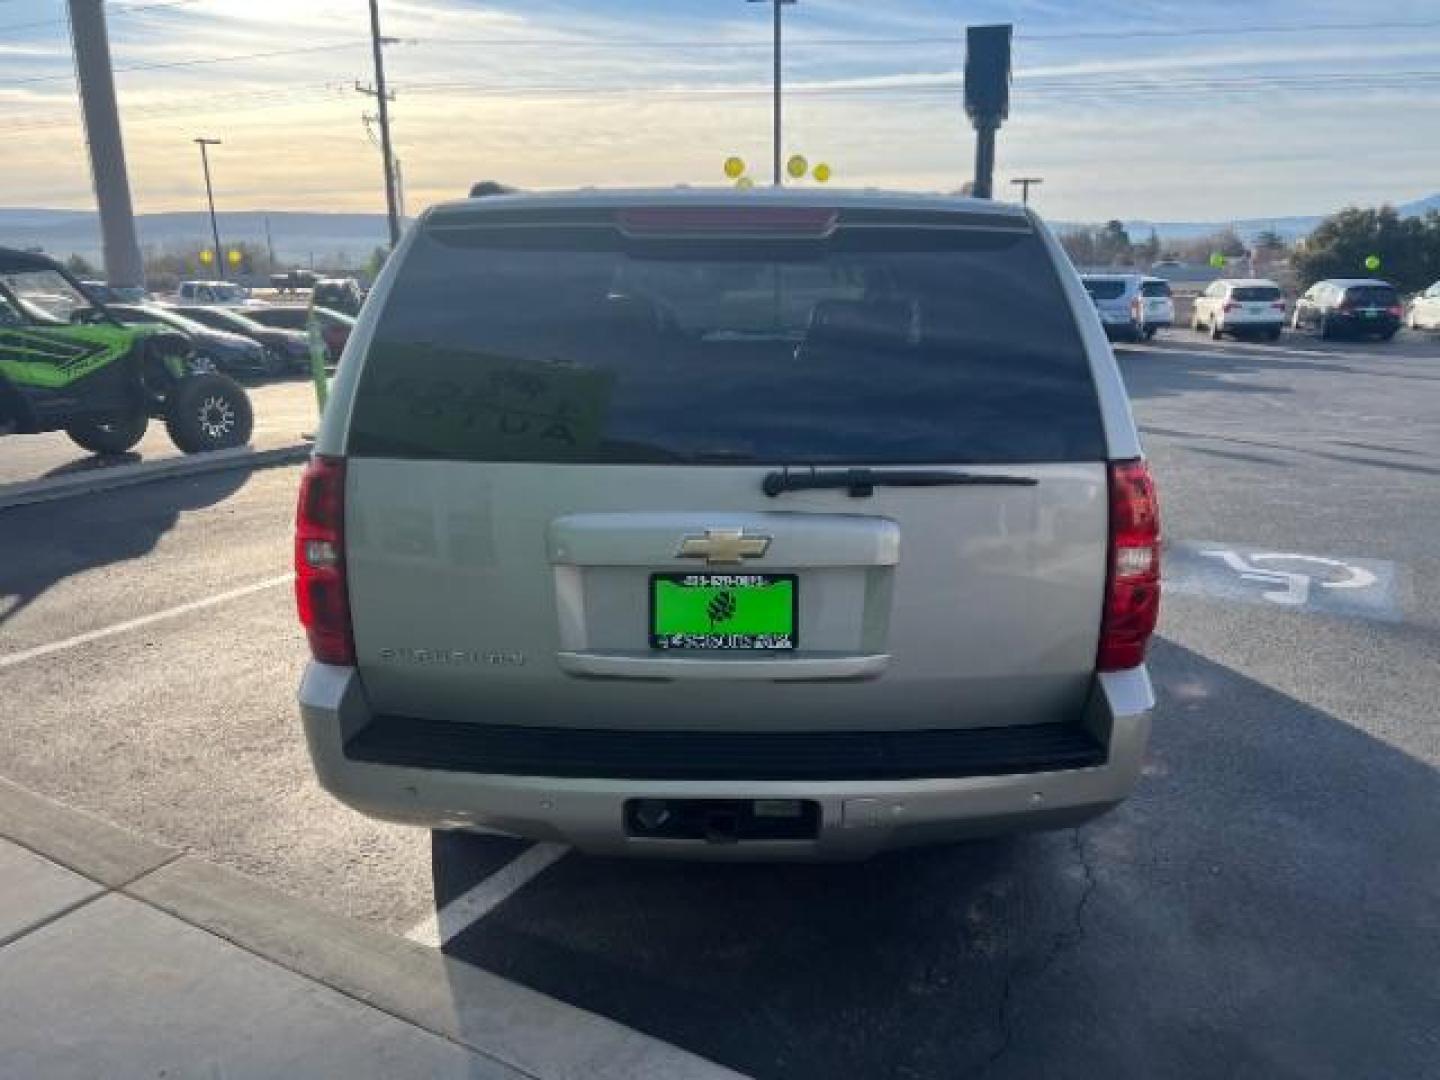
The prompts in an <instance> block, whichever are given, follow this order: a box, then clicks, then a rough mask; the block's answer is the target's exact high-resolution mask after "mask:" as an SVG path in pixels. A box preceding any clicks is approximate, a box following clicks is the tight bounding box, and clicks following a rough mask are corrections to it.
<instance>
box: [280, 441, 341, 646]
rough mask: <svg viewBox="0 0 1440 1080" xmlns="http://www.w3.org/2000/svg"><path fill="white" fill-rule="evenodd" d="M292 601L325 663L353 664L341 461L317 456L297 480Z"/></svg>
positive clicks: (312, 642)
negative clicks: (346, 575)
mask: <svg viewBox="0 0 1440 1080" xmlns="http://www.w3.org/2000/svg"><path fill="white" fill-rule="evenodd" d="M295 605H296V607H297V608H298V610H299V612H300V623H301V625H302V626H304V627H305V636H306V637H308V638H309V639H310V653H311V655H313V656H314V657H315V659H316V660H319V661H320V662H321V663H323V664H344V665H347V666H348V665H351V664H354V663H355V641H354V637H353V635H352V634H351V632H350V595H349V591H348V590H347V588H346V586H345V461H344V459H343V458H332V457H322V456H320V455H316V456H315V457H313V458H311V459H310V464H309V465H307V466H306V467H305V475H304V476H303V477H301V479H300V505H299V509H298V510H297V511H296V514H295Z"/></svg>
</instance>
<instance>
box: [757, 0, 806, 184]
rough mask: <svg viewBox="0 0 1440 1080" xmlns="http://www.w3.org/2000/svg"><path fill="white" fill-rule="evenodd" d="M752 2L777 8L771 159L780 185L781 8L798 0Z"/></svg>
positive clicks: (776, 182)
mask: <svg viewBox="0 0 1440 1080" xmlns="http://www.w3.org/2000/svg"><path fill="white" fill-rule="evenodd" d="M748 2H749V3H752V4H769V5H770V6H771V7H772V8H774V10H775V30H774V35H775V42H774V48H775V75H774V87H775V104H774V113H775V116H774V131H773V132H772V134H771V161H772V164H773V166H774V180H773V181H772V183H773V184H774V185H775V186H776V187H779V186H780V185H781V184H782V183H784V180H783V179H782V176H781V172H780V141H781V137H782V136H781V126H782V125H781V122H780V119H781V114H780V96H781V95H780V82H781V77H780V25H781V19H780V9H781V8H782V7H784V6H785V5H786V4H793V3H795V2H796V0H748Z"/></svg>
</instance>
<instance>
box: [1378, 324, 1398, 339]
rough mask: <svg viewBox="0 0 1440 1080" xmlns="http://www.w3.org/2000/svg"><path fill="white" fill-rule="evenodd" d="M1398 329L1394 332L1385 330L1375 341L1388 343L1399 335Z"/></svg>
mask: <svg viewBox="0 0 1440 1080" xmlns="http://www.w3.org/2000/svg"><path fill="white" fill-rule="evenodd" d="M1399 329H1400V328H1399V327H1396V328H1395V329H1394V330H1386V331H1385V332H1384V333H1383V334H1380V335H1379V336H1378V337H1377V338H1376V339H1375V340H1376V341H1390V340H1392V339H1393V338H1394V337H1395V335H1396V334H1397V333H1399Z"/></svg>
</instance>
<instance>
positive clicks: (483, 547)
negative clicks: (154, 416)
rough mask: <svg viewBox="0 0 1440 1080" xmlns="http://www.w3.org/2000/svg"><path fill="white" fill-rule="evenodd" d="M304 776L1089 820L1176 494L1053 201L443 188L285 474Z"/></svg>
mask: <svg viewBox="0 0 1440 1080" xmlns="http://www.w3.org/2000/svg"><path fill="white" fill-rule="evenodd" d="M296 568H297V592H298V598H299V607H300V615H301V619H302V622H303V623H304V625H305V627H306V629H307V632H308V636H309V641H310V646H311V650H312V652H313V654H314V659H313V661H312V663H311V664H310V665H309V667H308V669H307V671H306V674H305V676H304V680H303V683H302V685H301V688H300V705H301V712H302V715H303V717H304V724H305V730H306V735H307V738H308V742H309V747H310V752H311V755H312V757H313V760H314V763H315V768H316V770H317V772H318V775H319V778H320V781H321V783H322V784H323V785H324V786H325V787H326V788H328V789H329V790H330V791H331V792H333V793H334V794H335V795H336V796H338V797H339V798H340V799H342V800H344V801H345V802H347V803H349V804H350V805H352V806H354V807H356V808H358V809H360V810H362V811H364V812H366V813H368V814H373V815H375V816H377V817H381V818H386V819H390V820H394V821H401V822H412V823H418V824H422V825H427V826H431V827H437V828H459V829H464V828H477V827H478V828H484V829H489V830H501V831H504V832H509V833H514V834H518V835H521V836H526V837H532V838H536V839H545V840H559V841H563V842H565V843H569V844H573V845H575V846H577V847H580V848H582V849H586V850H591V851H597V852H610V853H620V854H635V855H685V856H693V855H701V856H713V857H719V858H725V857H728V858H742V859H743V858H775V859H785V858H805V857H856V856H864V855H867V854H870V853H872V852H875V851H877V850H879V849H882V848H886V847H891V846H897V845H905V844H916V843H927V842H937V841H948V840H952V839H956V838H961V837H968V836H976V835H981V834H988V833H996V832H1004V831H1010V830H1018V829H1033V828H1050V827H1058V826H1063V825H1069V824H1072V823H1075V822H1079V821H1083V820H1085V819H1087V818H1090V817H1092V816H1094V815H1096V814H1099V813H1101V812H1103V811H1104V810H1106V809H1107V808H1109V807H1112V806H1114V805H1115V804H1116V803H1118V802H1120V801H1121V800H1122V799H1124V798H1125V797H1126V795H1127V794H1128V793H1129V792H1130V790H1131V788H1132V786H1133V785H1134V784H1135V781H1136V778H1137V777H1138V775H1139V772H1140V765H1141V759H1142V756H1143V754H1144V750H1145V742H1146V737H1147V733H1148V728H1149V716H1150V711H1151V708H1152V706H1153V703H1154V698H1153V694H1152V690H1151V684H1150V679H1149V677H1148V675H1147V673H1146V668H1145V664H1144V653H1145V648H1146V642H1147V640H1148V638H1149V636H1150V634H1151V632H1152V630H1153V628H1154V625H1155V618H1156V612H1157V608H1158V603H1159V522H1158V511H1157V505H1156V498H1155V492H1154V489H1153V486H1152V484H1151V480H1150V476H1149V472H1148V470H1147V468H1146V465H1145V463H1144V461H1143V459H1142V457H1141V450H1140V444H1139V441H1138V438H1137V435H1136V430H1135V426H1134V423H1133V421H1132V419H1131V415H1130V410H1129V406H1128V403H1127V400H1126V396H1125V391H1124V388H1123V386H1122V385H1121V381H1120V377H1119V374H1118V372H1117V370H1116V367H1115V361H1114V359H1113V357H1112V355H1111V351H1110V349H1109V347H1108V345H1107V343H1106V339H1105V335H1104V332H1103V329H1102V327H1101V325H1100V322H1099V319H1098V318H1097V316H1096V313H1095V309H1094V306H1093V305H1092V304H1091V302H1090V299H1089V297H1088V296H1087V295H1086V292H1085V290H1084V288H1083V287H1082V285H1081V283H1080V280H1079V278H1078V276H1077V275H1076V274H1075V272H1074V271H1073V269H1071V267H1070V264H1069V262H1068V260H1067V259H1066V257H1065V255H1064V253H1063V252H1062V250H1061V248H1060V247H1059V245H1058V244H1057V243H1056V241H1055V239H1054V237H1053V236H1052V235H1051V233H1050V231H1049V229H1047V228H1046V226H1045V225H1044V224H1042V223H1041V222H1040V220H1039V219H1038V218H1036V217H1035V216H1034V215H1033V214H1030V213H1028V212H1027V211H1025V210H1023V209H1021V208H1018V207H1011V206H1003V205H1000V204H996V203H990V202H982V201H975V200H968V199H950V198H919V197H908V196H899V195H896V196H881V195H876V194H873V193H863V194H862V193H856V194H837V193H832V192H818V191H816V192H800V191H794V192H790V191H784V192H779V191H777V192H726V193H704V194H702V193H699V192H684V191H666V192H625V193H599V192H594V191H590V192H580V193H572V194H552V195H534V196H521V195H504V196H495V197H488V198H476V199H470V200H465V201H461V202H455V203H450V204H447V205H443V206H439V207H436V208H434V209H432V210H431V211H429V212H428V213H427V214H425V215H424V217H422V218H421V219H420V220H419V221H418V222H417V223H416V225H415V226H414V227H413V228H412V229H411V230H410V232H409V233H408V235H407V236H406V238H405V240H404V241H403V242H402V243H401V244H400V246H399V248H398V249H397V250H396V252H395V253H394V255H393V256H392V257H391V258H390V260H389V261H388V262H387V263H386V266H385V269H384V272H383V273H382V275H381V277H380V279H379V281H378V282H377V284H376V287H375V290H374V291H373V292H372V294H371V295H370V297H369V298H368V300H367V301H366V304H365V307H364V310H363V311H362V313H361V316H360V320H359V322H358V324H357V326H356V329H355V332H354V334H353V335H352V336H351V338H350V340H349V343H348V345H347V346H346V350H345V359H344V361H343V362H342V363H341V365H340V368H339V377H338V378H337V380H336V385H335V389H334V392H333V395H332V397H331V400H330V405H329V408H328V409H327V410H326V413H325V418H324V422H323V424H322V427H321V431H320V433H319V436H318V439H317V443H316V451H315V455H314V457H313V458H312V460H311V462H310V465H309V467H308V470H307V473H306V476H305V480H304V482H303V486H302V491H301V495H300V506H299V514H298V525H297V537H296Z"/></svg>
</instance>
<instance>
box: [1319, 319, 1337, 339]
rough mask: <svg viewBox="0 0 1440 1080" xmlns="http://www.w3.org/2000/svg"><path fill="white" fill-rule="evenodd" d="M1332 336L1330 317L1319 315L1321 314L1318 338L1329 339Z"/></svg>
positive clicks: (1333, 330) (1333, 334)
mask: <svg viewBox="0 0 1440 1080" xmlns="http://www.w3.org/2000/svg"><path fill="white" fill-rule="evenodd" d="M1334 336H1335V329H1334V328H1333V327H1332V326H1331V325H1330V317H1329V316H1328V315H1321V316H1320V340H1321V341H1329V340H1330V339H1331V338H1333V337H1334Z"/></svg>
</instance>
